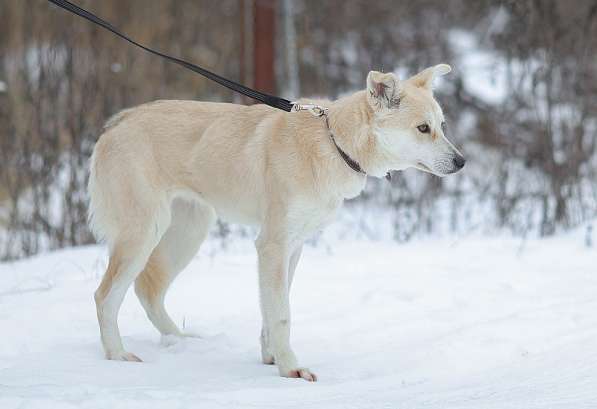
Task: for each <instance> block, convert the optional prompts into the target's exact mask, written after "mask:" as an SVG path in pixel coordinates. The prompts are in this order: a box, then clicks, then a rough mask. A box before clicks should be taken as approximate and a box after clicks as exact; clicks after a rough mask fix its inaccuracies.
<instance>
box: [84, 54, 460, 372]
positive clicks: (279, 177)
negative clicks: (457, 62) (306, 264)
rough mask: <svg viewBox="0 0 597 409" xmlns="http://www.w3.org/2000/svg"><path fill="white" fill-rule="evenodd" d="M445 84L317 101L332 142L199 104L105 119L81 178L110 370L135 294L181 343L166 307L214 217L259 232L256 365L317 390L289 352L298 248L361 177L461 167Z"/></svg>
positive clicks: (268, 114)
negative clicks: (101, 245) (105, 261)
mask: <svg viewBox="0 0 597 409" xmlns="http://www.w3.org/2000/svg"><path fill="white" fill-rule="evenodd" d="M449 71H450V67H449V66H448V65H445V64H442V65H437V66H434V67H431V68H428V69H426V70H424V71H422V72H421V73H419V74H417V75H415V76H414V77H412V78H409V79H407V80H404V81H400V80H399V79H397V78H396V77H395V76H394V75H393V74H382V73H379V72H375V71H372V72H370V73H369V75H368V77H367V89H366V90H365V91H360V92H357V93H355V94H353V95H350V96H347V97H344V98H342V99H340V100H338V101H335V102H330V101H319V102H318V104H320V105H321V106H324V107H327V108H328V118H329V129H328V128H327V126H326V121H325V120H324V119H323V118H318V117H315V116H313V115H311V114H310V113H308V112H292V113H286V112H282V111H278V110H276V109H273V108H270V107H267V106H263V105H253V106H241V105H233V104H223V103H208V102H193V101H156V102H153V103H149V104H145V105H141V106H139V107H136V108H132V109H128V110H125V111H122V112H120V113H119V114H117V115H116V116H114V117H113V118H112V119H110V121H108V123H107V124H106V127H105V131H104V133H103V135H102V136H101V138H100V139H99V141H98V142H97V144H96V146H95V149H94V152H93V157H92V160H91V175H90V179H89V194H90V197H91V203H90V223H91V227H92V229H93V231H94V233H95V234H96V236H97V237H98V238H100V239H103V240H105V241H106V242H107V244H108V246H109V250H110V261H109V265H108V269H107V271H106V273H105V275H104V277H103V280H102V282H101V284H100V286H99V288H98V289H97V291H96V293H95V301H96V304H97V316H98V320H99V326H100V332H101V339H102V343H103V346H104V350H105V353H106V356H107V358H108V359H114V360H124V361H140V359H139V358H138V357H137V356H135V355H134V354H132V353H130V352H127V351H126V350H125V349H124V347H123V345H122V340H121V338H120V333H119V329H118V324H117V316H118V311H119V309H120V305H121V303H122V300H123V298H124V295H125V293H126V291H127V289H128V288H129V286H130V285H131V284H132V283H133V281H134V282H135V291H136V293H137V295H138V297H139V299H140V301H141V304H142V305H143V307H144V308H145V311H146V312H147V316H148V317H149V319H150V320H151V322H152V323H153V325H155V327H156V328H157V329H158V330H159V331H160V333H161V334H163V335H174V336H183V334H182V333H181V331H180V329H179V328H178V327H177V326H176V324H174V322H172V319H171V318H170V317H169V316H168V313H167V312H166V310H165V309H164V296H165V294H166V291H167V290H168V286H169V285H170V283H171V282H172V280H174V278H175V277H176V275H177V274H178V273H179V272H180V271H182V270H183V269H184V268H185V266H187V264H188V263H189V261H190V260H191V258H192V257H193V256H194V255H195V254H196V253H197V250H198V249H199V246H200V245H201V242H202V241H203V240H204V239H205V237H206V236H207V232H208V230H209V228H210V227H211V226H212V225H213V223H214V221H215V220H216V217H217V216H219V217H222V218H223V219H225V220H228V221H232V222H237V223H246V224H252V225H256V226H259V227H260V232H259V236H258V238H257V240H256V242H255V243H256V248H257V253H258V258H259V289H260V295H261V297H260V298H261V311H262V315H263V327H262V332H261V352H262V358H263V362H264V363H266V364H273V363H275V364H277V365H278V369H279V372H280V375H282V376H286V377H301V378H304V379H306V380H309V381H315V380H316V377H315V375H314V374H313V373H312V372H311V371H310V370H309V369H306V368H304V367H302V366H301V365H299V363H298V362H297V358H296V356H295V354H294V352H293V351H292V349H291V347H290V343H289V337H290V307H289V304H288V294H289V291H290V286H291V284H292V278H293V276H294V271H295V269H296V266H297V263H298V261H299V257H300V254H301V248H302V245H303V242H304V240H305V239H306V238H307V237H308V236H309V235H310V234H312V233H313V232H315V231H316V230H318V229H320V228H321V227H322V226H324V225H325V224H326V223H327V222H328V221H329V220H330V219H331V218H332V216H333V215H334V213H335V212H336V210H337V209H338V208H339V207H340V206H341V205H342V203H343V201H344V199H347V198H351V197H354V196H356V195H358V194H359V193H360V192H361V191H362V190H363V188H364V186H365V182H366V174H368V175H371V176H384V175H385V174H386V172H388V171H389V170H401V169H406V168H409V167H415V168H418V169H421V170H424V171H426V172H430V173H433V174H435V175H438V176H443V175H446V174H449V173H453V172H456V171H458V170H459V169H460V168H462V167H463V166H464V159H463V158H462V156H461V155H460V153H459V152H458V150H456V148H455V147H454V146H453V145H452V144H451V143H450V142H449V141H448V140H447V139H446V137H445V135H444V130H443V125H444V117H443V114H442V110H441V108H440V106H439V105H438V103H437V102H436V101H435V99H434V98H433V95H432V91H431V84H432V81H433V78H434V77H435V76H438V75H443V74H446V73H448V72H449ZM331 134H333V136H334V137H335V142H334V140H333V139H332V137H331ZM340 152H344V153H345V157H343V156H342V155H341V154H340ZM346 158H350V159H346ZM349 160H353V161H354V162H356V163H358V165H360V168H362V170H363V171H364V172H365V173H366V174H365V173H360V172H356V171H355V170H353V169H352V168H351V167H349V166H348V161H349Z"/></svg>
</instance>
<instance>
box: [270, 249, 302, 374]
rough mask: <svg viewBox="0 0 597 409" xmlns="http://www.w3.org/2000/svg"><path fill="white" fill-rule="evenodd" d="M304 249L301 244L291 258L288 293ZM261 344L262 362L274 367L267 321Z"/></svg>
mask: <svg viewBox="0 0 597 409" xmlns="http://www.w3.org/2000/svg"><path fill="white" fill-rule="evenodd" d="M302 249H303V245H302V244H301V245H300V246H298V247H297V248H296V249H295V250H294V251H293V252H292V256H290V261H289V265H288V291H289V292H290V289H291V288H292V280H293V278H294V273H295V271H296V267H297V265H298V262H299V259H300V258H301V252H302ZM259 341H260V343H261V361H262V362H263V363H264V364H266V365H273V364H274V362H275V360H274V355H273V354H272V353H271V351H270V348H269V332H268V329H267V323H266V322H265V319H264V320H263V326H262V327H261V336H260V338H259Z"/></svg>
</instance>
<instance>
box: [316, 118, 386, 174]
mask: <svg viewBox="0 0 597 409" xmlns="http://www.w3.org/2000/svg"><path fill="white" fill-rule="evenodd" d="M323 116H324V118H325V126H327V128H328V132H329V133H330V139H331V140H332V143H333V144H334V146H335V147H336V149H337V150H338V153H339V154H340V157H341V158H342V159H344V163H346V164H347V165H348V167H349V168H351V169H352V170H354V171H355V172H357V173H360V174H363V175H365V176H367V172H365V171H364V170H363V168H361V165H359V162H357V161H356V160H354V159H353V158H351V157H350V156H349V155H348V154H347V153H346V152H344V151H343V150H342V148H341V147H339V146H338V144H337V143H336V138H335V137H334V133H333V132H332V128H330V122H329V120H328V116H327V114H325V113H324V114H323ZM386 179H387V180H392V175H391V174H390V172H388V173H386Z"/></svg>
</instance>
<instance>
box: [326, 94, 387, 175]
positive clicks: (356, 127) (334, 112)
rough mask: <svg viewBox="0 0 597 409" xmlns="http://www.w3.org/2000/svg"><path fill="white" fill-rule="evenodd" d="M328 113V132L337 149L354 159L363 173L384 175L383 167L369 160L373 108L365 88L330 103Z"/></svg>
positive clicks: (370, 158) (372, 153)
mask: <svg viewBox="0 0 597 409" xmlns="http://www.w3.org/2000/svg"><path fill="white" fill-rule="evenodd" d="M328 116H329V126H330V131H331V132H332V133H333V135H334V137H335V139H336V143H337V144H338V146H339V147H340V149H342V150H343V151H344V152H346V154H347V155H348V156H350V158H351V159H353V160H354V161H356V162H357V163H358V164H359V165H360V167H361V169H362V170H363V171H364V172H365V173H367V174H369V175H372V176H383V175H385V172H386V170H382V169H377V168H376V166H375V165H374V163H373V159H374V155H375V137H374V135H373V129H372V121H373V109H372V108H371V106H370V105H369V103H368V102H367V97H366V93H365V91H359V92H356V93H354V94H352V95H349V96H346V97H343V98H340V99H339V100H337V101H335V102H333V103H332V104H331V105H330V107H329V113H328Z"/></svg>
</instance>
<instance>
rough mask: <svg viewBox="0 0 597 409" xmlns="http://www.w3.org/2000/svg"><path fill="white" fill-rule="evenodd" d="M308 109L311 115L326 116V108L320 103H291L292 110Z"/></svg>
mask: <svg viewBox="0 0 597 409" xmlns="http://www.w3.org/2000/svg"><path fill="white" fill-rule="evenodd" d="M299 111H309V112H310V113H311V114H312V115H313V116H316V117H321V116H327V114H328V109H327V108H325V107H322V106H321V105H315V104H299V103H298V102H293V103H292V112H299Z"/></svg>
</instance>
